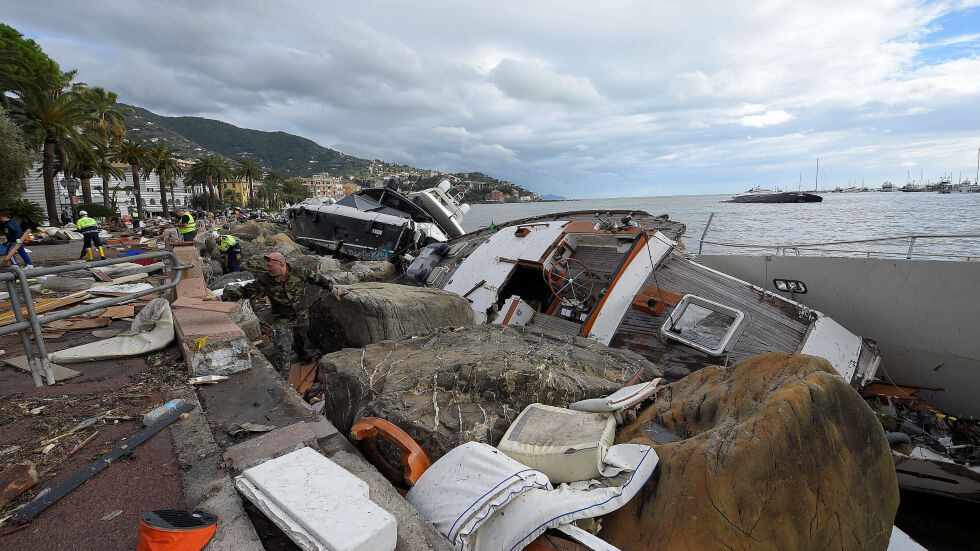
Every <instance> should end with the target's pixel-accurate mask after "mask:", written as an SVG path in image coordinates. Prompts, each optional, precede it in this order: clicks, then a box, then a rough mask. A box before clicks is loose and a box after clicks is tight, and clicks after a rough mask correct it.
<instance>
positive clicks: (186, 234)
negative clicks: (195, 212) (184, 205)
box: [177, 209, 197, 241]
mask: <svg viewBox="0 0 980 551" xmlns="http://www.w3.org/2000/svg"><path fill="white" fill-rule="evenodd" d="M177 216H179V217H180V219H179V220H178V221H177V231H178V232H179V233H180V238H181V240H183V241H194V238H195V237H197V224H195V223H194V217H193V216H191V213H189V212H187V211H186V210H184V209H180V210H179V211H177Z"/></svg>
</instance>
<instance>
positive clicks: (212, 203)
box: [188, 154, 231, 210]
mask: <svg viewBox="0 0 980 551" xmlns="http://www.w3.org/2000/svg"><path fill="white" fill-rule="evenodd" d="M188 176H189V177H192V179H193V180H194V181H196V182H201V183H203V184H204V187H205V188H206V189H207V198H208V209H209V210H215V209H216V208H217V204H218V196H217V192H216V191H215V190H216V189H217V187H218V186H219V185H221V181H222V180H229V179H231V167H229V166H228V160H227V159H225V158H224V157H222V156H221V155H215V154H211V155H205V156H204V157H201V158H200V159H198V160H197V162H196V163H194V165H193V166H192V167H191V168H190V170H189V171H188Z"/></svg>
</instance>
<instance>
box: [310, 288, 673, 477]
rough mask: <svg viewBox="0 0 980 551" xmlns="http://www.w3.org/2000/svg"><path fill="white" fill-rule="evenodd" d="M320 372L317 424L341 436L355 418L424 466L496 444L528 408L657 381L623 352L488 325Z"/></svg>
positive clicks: (398, 345) (346, 359)
mask: <svg viewBox="0 0 980 551" xmlns="http://www.w3.org/2000/svg"><path fill="white" fill-rule="evenodd" d="M345 298H346V297H345ZM331 300H332V299H331ZM320 368H321V384H322V386H323V388H324V392H325V402H326V403H325V407H324V415H325V416H326V417H327V419H329V420H330V421H332V422H333V424H334V425H335V426H336V427H337V428H338V429H339V430H340V431H341V432H342V433H347V432H348V431H349V430H350V428H351V425H353V423H354V422H355V421H357V420H358V419H361V418H363V417H369V416H376V417H382V418H384V419H387V420H388V421H391V422H392V423H394V424H396V425H398V426H399V427H400V428H401V429H403V430H405V431H406V432H408V434H409V435H410V436H412V438H414V439H415V440H416V442H418V443H419V445H420V446H421V447H422V449H423V450H424V451H425V452H426V454H428V456H429V459H431V460H432V461H435V460H436V459H438V458H439V457H442V455H444V454H445V453H446V452H447V451H449V450H450V449H452V448H454V447H456V446H458V445H460V444H463V443H464V442H468V441H471V440H475V441H478V442H485V443H488V444H491V445H495V444H497V442H498V441H499V440H500V438H501V437H502V436H503V434H504V432H505V431H506V430H507V428H508V427H509V426H510V423H511V422H512V421H513V420H514V419H515V418H516V417H517V414H519V413H520V412H521V410H522V409H524V407H526V406H527V405H528V404H531V403H533V402H542V403H546V404H552V405H560V406H566V405H568V404H569V403H571V402H575V401H578V400H581V399H583V398H593V397H597V396H602V395H606V394H609V393H610V392H612V391H614V390H616V389H619V388H620V387H622V386H623V385H624V384H625V383H626V382H628V381H629V380H630V379H631V378H632V377H633V376H634V375H636V374H637V372H642V374H641V376H640V379H641V380H650V379H652V378H654V377H656V376H659V374H660V371H659V369H657V367H656V366H654V365H653V364H652V363H650V362H649V361H647V360H646V359H644V358H643V357H641V356H639V355H638V354H635V353H633V352H630V351H628V350H617V349H611V348H608V347H606V346H604V345H602V344H600V343H597V342H595V341H592V340H589V339H584V338H581V337H570V336H565V335H556V334H551V333H545V332H537V331H534V330H531V329H524V328H512V327H502V326H497V325H473V326H467V327H464V328H461V329H449V328H443V329H439V330H437V331H435V332H433V333H431V334H429V335H426V336H424V337H421V338H416V339H406V340H401V341H386V342H382V343H378V344H373V345H370V346H367V347H365V348H363V349H345V350H342V351H339V352H335V353H332V354H328V355H326V356H324V357H323V358H321V360H320Z"/></svg>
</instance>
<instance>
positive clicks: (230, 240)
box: [218, 235, 235, 252]
mask: <svg viewBox="0 0 980 551" xmlns="http://www.w3.org/2000/svg"><path fill="white" fill-rule="evenodd" d="M234 246H235V238H234V237H232V236H230V235H222V236H221V239H219V240H218V250H219V251H221V252H225V251H227V250H228V248H229V247H234Z"/></svg>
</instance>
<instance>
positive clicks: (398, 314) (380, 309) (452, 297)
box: [310, 263, 476, 352]
mask: <svg viewBox="0 0 980 551" xmlns="http://www.w3.org/2000/svg"><path fill="white" fill-rule="evenodd" d="M386 264H387V263H386ZM345 289H347V291H348V292H347V294H345V295H344V296H343V298H342V299H341V300H339V301H338V300H337V299H336V298H334V297H332V296H330V295H329V294H328V293H323V292H321V293H319V294H318V296H317V298H316V300H315V301H314V302H313V304H312V306H310V336H311V338H312V340H313V342H314V343H316V346H317V348H319V349H320V350H322V351H324V352H333V351H335V350H340V349H341V348H349V347H357V348H359V347H362V346H367V345H369V344H374V343H377V342H381V341H385V340H400V339H406V338H409V337H413V336H417V335H425V334H428V333H431V332H433V331H435V330H436V329H437V328H439V327H451V326H452V327H455V326H461V325H472V324H474V323H476V319H475V318H474V316H473V309H472V308H471V307H470V303H469V302H468V301H467V300H466V299H465V298H463V297H461V296H459V295H457V294H456V293H450V292H449V291H443V290H441V289H426V288H424V287H409V286H407V285H396V284H391V283H370V284H354V285H350V286H346V287H345Z"/></svg>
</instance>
